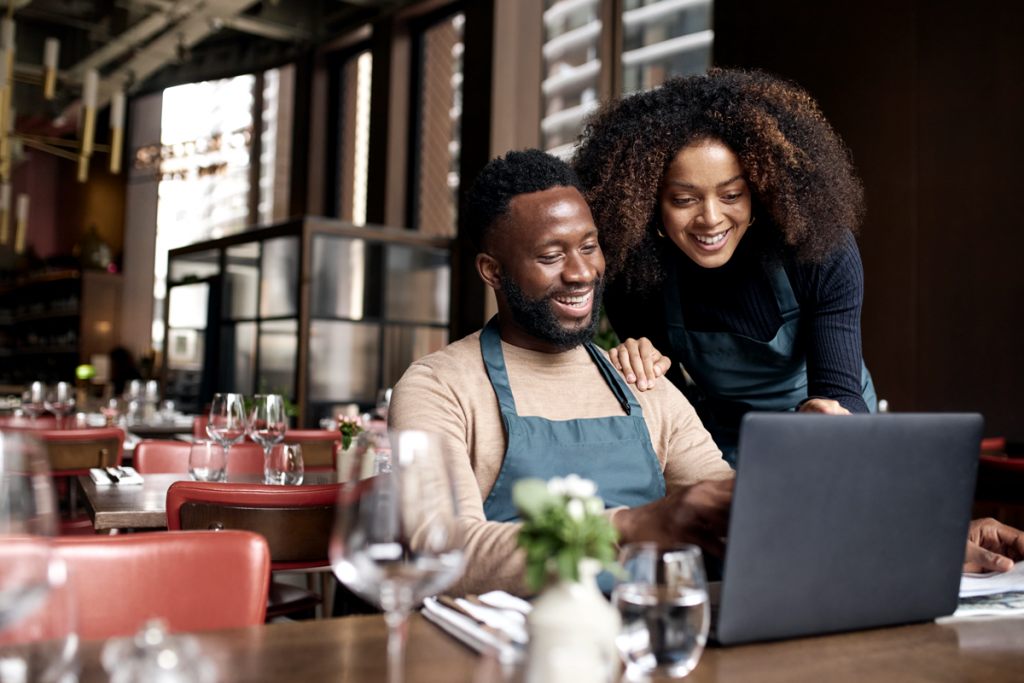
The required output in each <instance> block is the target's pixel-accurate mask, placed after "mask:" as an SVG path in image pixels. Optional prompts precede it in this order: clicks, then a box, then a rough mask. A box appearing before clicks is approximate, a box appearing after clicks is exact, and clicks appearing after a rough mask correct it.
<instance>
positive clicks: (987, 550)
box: [964, 518, 1024, 573]
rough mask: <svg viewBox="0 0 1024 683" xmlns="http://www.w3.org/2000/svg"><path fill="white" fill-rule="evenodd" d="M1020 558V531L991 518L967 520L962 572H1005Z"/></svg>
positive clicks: (1023, 552) (1023, 554)
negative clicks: (969, 524)
mask: <svg viewBox="0 0 1024 683" xmlns="http://www.w3.org/2000/svg"><path fill="white" fill-rule="evenodd" d="M1020 560H1024V532H1021V531H1018V530H1017V529H1014V528H1013V527H1011V526H1006V525H1005V524H1002V523H1000V522H997V521H996V520H994V519H991V518H987V519H976V520H974V521H972V522H971V529H970V531H969V532H968V533H967V554H966V555H965V556H964V571H965V572H972V573H979V572H1007V571H1010V570H1011V569H1013V563H1014V562H1019V561H1020Z"/></svg>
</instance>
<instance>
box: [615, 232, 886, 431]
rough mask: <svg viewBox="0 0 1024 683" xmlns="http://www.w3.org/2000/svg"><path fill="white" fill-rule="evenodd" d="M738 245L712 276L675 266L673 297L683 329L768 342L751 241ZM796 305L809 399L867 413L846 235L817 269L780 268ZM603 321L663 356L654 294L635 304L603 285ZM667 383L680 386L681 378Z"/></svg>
mask: <svg viewBox="0 0 1024 683" xmlns="http://www.w3.org/2000/svg"><path fill="white" fill-rule="evenodd" d="M750 237H751V235H749V234H748V235H747V239H744V240H742V241H740V244H739V245H738V247H737V249H736V252H735V253H734V254H733V257H732V258H731V259H730V260H729V262H728V263H726V264H725V265H724V266H721V267H719V268H702V267H700V266H698V265H697V264H696V263H694V262H693V261H691V260H690V259H688V258H680V259H679V260H678V262H679V264H680V267H679V294H680V297H679V298H680V300H681V302H682V309H683V319H684V320H685V321H686V327H687V329H689V330H692V331H694V332H732V333H734V334H742V335H745V336H747V337H751V338H753V339H757V340H758V341H770V340H771V339H773V338H774V337H775V335H776V334H777V333H778V331H779V328H780V327H781V326H782V322H783V321H782V316H781V315H780V313H779V307H778V305H777V304H776V302H775V294H774V292H773V291H772V287H771V283H770V282H769V280H768V277H767V275H765V266H764V265H763V263H762V259H761V253H762V250H761V249H760V245H759V244H757V240H753V239H750ZM785 269H786V274H787V275H788V276H789V281H790V283H791V284H792V286H793V292H794V293H795V294H796V298H797V301H798V302H799V303H800V335H801V336H802V337H804V340H805V343H804V346H805V348H806V349H807V380H808V386H807V390H808V395H809V397H810V398H830V399H833V400H836V401H838V402H839V403H840V404H841V405H842V406H843V407H845V408H846V409H847V410H849V411H850V412H853V413H866V412H868V407H867V404H865V403H864V399H863V397H862V390H861V348H860V309H861V304H862V303H863V299H864V276H863V269H862V266H861V261H860V252H859V251H858V250H857V243H856V242H855V241H854V239H853V235H850V234H847V236H846V239H845V240H844V241H843V243H841V244H840V245H839V246H838V247H837V248H836V250H835V252H834V253H833V254H832V256H831V257H830V258H829V259H828V260H827V261H825V262H824V263H819V264H788V263H787V264H786V266H785ZM605 309H606V310H607V312H608V319H609V320H610V321H611V323H612V327H614V328H615V332H616V334H618V336H619V339H623V340H624V339H627V338H630V337H632V338H640V337H647V338H648V339H650V340H651V342H652V343H653V344H654V346H655V347H656V348H657V349H658V350H659V351H661V352H662V353H664V354H666V355H669V356H671V355H672V351H671V346H670V345H669V341H668V331H667V324H666V321H665V304H664V301H663V297H662V293H661V291H660V290H657V289H656V290H654V291H653V292H648V293H646V294H644V295H640V296H637V295H635V294H632V293H626V292H624V291H623V288H622V287H621V286H620V285H618V283H616V282H614V281H613V282H611V283H610V284H609V285H608V288H607V290H606V293H605ZM669 378H670V379H672V380H673V381H674V382H676V384H677V385H680V383H681V381H682V375H681V373H676V372H672V373H670V374H669Z"/></svg>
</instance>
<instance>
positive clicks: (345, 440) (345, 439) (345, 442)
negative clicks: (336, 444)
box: [341, 434, 352, 451]
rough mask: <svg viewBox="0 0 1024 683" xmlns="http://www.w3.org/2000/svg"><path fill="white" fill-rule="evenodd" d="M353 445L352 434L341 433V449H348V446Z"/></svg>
mask: <svg viewBox="0 0 1024 683" xmlns="http://www.w3.org/2000/svg"><path fill="white" fill-rule="evenodd" d="M351 445H352V437H351V436H346V435H345V434H342V435H341V450H343V451H347V450H348V447H349V446H351Z"/></svg>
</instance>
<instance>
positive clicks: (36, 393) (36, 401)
mask: <svg viewBox="0 0 1024 683" xmlns="http://www.w3.org/2000/svg"><path fill="white" fill-rule="evenodd" d="M21 410H22V412H24V413H25V414H26V415H28V416H29V419H32V420H35V419H36V418H37V417H39V416H40V415H42V414H43V413H45V412H46V385H45V384H43V383H42V382H32V383H31V384H29V385H28V386H27V387H25V391H23V392H22V393H21Z"/></svg>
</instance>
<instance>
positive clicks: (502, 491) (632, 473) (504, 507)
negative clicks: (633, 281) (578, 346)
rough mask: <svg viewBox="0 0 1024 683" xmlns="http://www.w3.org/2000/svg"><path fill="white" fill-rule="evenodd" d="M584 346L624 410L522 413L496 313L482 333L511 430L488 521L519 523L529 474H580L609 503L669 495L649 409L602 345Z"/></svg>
mask: <svg viewBox="0 0 1024 683" xmlns="http://www.w3.org/2000/svg"><path fill="white" fill-rule="evenodd" d="M586 348H587V351H588V352H589V353H590V357H591V358H592V359H593V360H594V363H596V364H597V367H598V368H599V369H600V370H601V374H602V375H603V376H604V379H605V381H606V382H607V383H608V386H609V387H611V390H612V393H613V394H615V397H616V398H617V399H618V400H619V403H620V404H621V405H622V408H623V412H624V413H625V414H624V415H614V416H612V417H595V418H586V419H579V420H564V421H554V420H546V419H544V418H542V417H534V416H528V417H522V416H520V415H519V414H518V413H517V412H516V403H515V400H514V399H513V398H512V390H511V388H510V386H509V382H508V373H507V372H506V370H505V354H504V353H503V352H502V350H501V337H500V336H499V334H498V318H497V316H495V317H494V318H492V319H491V321H490V322H489V323H487V326H486V327H485V328H484V329H483V331H482V332H481V333H480V349H481V351H482V352H483V357H484V364H485V365H486V366H487V375H488V377H490V379H491V385H492V386H493V387H494V393H495V394H497V396H498V404H499V405H500V406H501V418H502V420H503V421H504V423H505V431H506V433H507V434H508V447H507V448H506V449H505V460H504V462H503V463H502V465H501V471H500V472H499V473H498V479H497V481H495V482H494V488H492V489H491V493H490V495H488V496H487V500H485V501H484V515H485V516H486V517H487V519H488V520H489V521H492V522H514V521H518V519H519V513H518V511H517V510H516V507H515V505H514V504H513V503H512V486H513V485H514V484H515V483H516V482H517V481H518V480H520V479H523V478H525V477H535V478H538V479H544V480H547V479H550V478H551V477H564V476H566V475H568V474H573V473H575V474H578V475H579V476H581V477H583V478H584V479H590V480H592V481H593V482H594V483H595V484H597V495H599V496H601V498H602V499H604V504H605V507H618V506H620V505H625V506H627V507H636V506H638V505H644V504H646V503H650V502H652V501H655V500H657V499H659V498H661V497H663V496H664V495H665V477H664V476H663V475H662V473H661V464H660V463H659V462H658V456H657V455H656V454H655V453H654V446H653V445H652V444H651V435H650V433H649V432H648V431H647V423H645V422H644V415H643V409H641V408H640V404H639V403H638V402H637V400H636V397H635V396H634V395H633V392H631V391H630V390H629V389H628V388H627V387H626V384H625V382H624V381H623V380H622V378H621V377H620V376H619V373H618V372H617V371H616V370H615V368H613V367H612V365H611V363H609V362H608V361H607V360H606V359H605V357H604V356H603V355H601V352H600V351H599V350H598V348H597V347H596V346H594V345H593V344H587V345H586Z"/></svg>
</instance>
